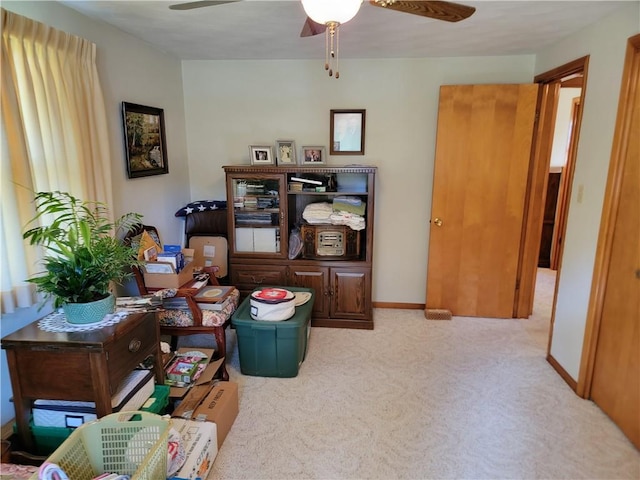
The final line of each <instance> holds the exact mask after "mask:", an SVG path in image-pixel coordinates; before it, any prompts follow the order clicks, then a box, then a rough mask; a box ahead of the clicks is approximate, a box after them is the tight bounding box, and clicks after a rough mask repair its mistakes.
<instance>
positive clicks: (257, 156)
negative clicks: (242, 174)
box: [249, 145, 274, 165]
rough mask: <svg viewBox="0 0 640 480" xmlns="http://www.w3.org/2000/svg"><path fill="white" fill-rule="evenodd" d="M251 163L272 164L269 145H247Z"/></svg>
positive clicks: (271, 149)
mask: <svg viewBox="0 0 640 480" xmlns="http://www.w3.org/2000/svg"><path fill="white" fill-rule="evenodd" d="M249 158H250V159H251V165H274V161H273V147H272V146H271V145H251V146H250V147H249Z"/></svg>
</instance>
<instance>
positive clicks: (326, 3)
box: [301, 0, 362, 25]
mask: <svg viewBox="0 0 640 480" xmlns="http://www.w3.org/2000/svg"><path fill="white" fill-rule="evenodd" d="M301 1H302V7H303V8H304V11H305V13H306V14H307V16H308V17H309V18H310V19H311V20H313V21H314V22H316V23H320V24H322V25H326V24H327V23H329V22H335V23H338V24H341V23H346V22H348V21H349V20H351V19H352V18H353V17H355V16H356V14H357V13H358V11H359V10H360V5H362V0H301Z"/></svg>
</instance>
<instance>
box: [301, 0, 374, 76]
mask: <svg viewBox="0 0 640 480" xmlns="http://www.w3.org/2000/svg"><path fill="white" fill-rule="evenodd" d="M300 1H301V2H302V7H303V8H304V11H305V13H306V14H307V16H308V17H309V18H310V19H311V20H313V21H314V22H316V23H319V24H321V25H326V26H327V29H326V30H325V36H326V37H325V38H326V42H325V62H324V69H325V70H327V71H328V72H329V76H330V77H333V65H334V61H335V67H336V69H335V78H336V79H337V78H340V71H339V70H338V63H339V60H338V50H339V48H340V46H339V31H340V25H341V24H343V23H346V22H348V21H349V20H351V19H352V18H353V17H355V16H356V14H357V13H358V11H359V10H360V6H361V5H362V0H300Z"/></svg>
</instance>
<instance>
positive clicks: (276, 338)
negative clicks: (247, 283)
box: [231, 287, 314, 378]
mask: <svg viewBox="0 0 640 480" xmlns="http://www.w3.org/2000/svg"><path fill="white" fill-rule="evenodd" d="M262 288H263V287H261V288H259V289H258V290H261V289H262ZM276 288H285V289H287V290H290V291H292V292H294V293H296V292H309V293H311V298H310V299H309V300H308V301H307V302H306V303H304V304H303V305H300V306H297V307H296V311H295V314H294V315H293V317H291V318H290V319H288V320H283V321H281V322H264V321H260V320H253V319H252V318H251V308H250V307H251V305H250V298H251V297H250V296H248V297H247V298H245V299H244V301H243V302H242V304H241V305H240V307H238V310H236V312H235V313H234V314H233V316H232V317H231V323H232V325H233V326H234V327H235V329H236V336H237V339H238V354H239V357H240V371H241V372H242V373H243V374H244V375H252V376H258V377H282V378H288V377H295V376H297V375H298V370H299V368H300V365H301V364H302V362H303V361H304V358H305V354H306V352H307V345H308V341H309V333H310V331H311V311H312V310H313V301H314V295H313V290H312V289H310V288H302V287H276Z"/></svg>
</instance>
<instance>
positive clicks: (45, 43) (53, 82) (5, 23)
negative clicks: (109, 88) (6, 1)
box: [0, 9, 112, 313]
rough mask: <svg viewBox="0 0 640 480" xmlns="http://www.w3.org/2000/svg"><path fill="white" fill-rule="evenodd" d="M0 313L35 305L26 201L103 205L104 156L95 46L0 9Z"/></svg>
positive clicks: (106, 191)
mask: <svg viewBox="0 0 640 480" xmlns="http://www.w3.org/2000/svg"><path fill="white" fill-rule="evenodd" d="M0 10H1V13H2V56H1V62H2V64H1V68H2V79H1V82H2V83H1V88H0V90H1V96H0V100H1V103H2V122H1V124H0V127H1V130H2V131H1V135H2V137H1V141H2V150H1V152H0V153H1V162H2V170H1V182H2V183H1V185H2V190H1V192H0V195H1V198H2V205H1V208H2V210H1V211H2V231H1V233H0V261H1V265H0V268H1V270H0V275H1V276H0V281H1V309H2V313H10V312H13V311H14V310H15V309H16V308H20V307H27V306H30V305H32V304H33V303H34V302H35V300H36V299H35V296H34V291H33V288H32V286H31V285H30V284H28V283H26V282H25V280H26V279H27V278H29V277H30V276H32V275H33V274H34V273H37V272H39V271H41V268H40V267H39V266H38V263H37V260H38V258H39V257H38V256H39V252H38V251H37V250H36V249H34V248H33V247H30V246H29V245H28V244H26V243H25V242H24V241H23V240H22V232H23V230H24V228H25V226H26V224H27V222H28V221H29V220H30V219H31V218H33V216H34V215H35V212H34V210H33V204H32V201H33V194H34V192H38V191H54V190H61V191H66V192H70V193H71V194H73V195H75V196H77V197H79V198H83V199H86V200H97V201H101V202H105V203H106V204H107V205H111V204H112V202H111V200H112V194H111V170H110V166H109V164H110V152H109V144H108V134H107V121H106V113H105V108H104V99H103V96H102V89H101V87H100V81H99V79H98V71H97V69H96V63H95V57H96V46H95V44H93V43H91V42H89V41H87V40H85V39H83V38H79V37H76V36H73V35H69V34H67V33H65V32H61V31H59V30H56V29H54V28H51V27H49V26H47V25H44V24H42V23H40V22H36V21H33V20H31V19H28V18H26V17H23V16H21V15H17V14H15V13H12V12H8V11H6V10H5V9H0Z"/></svg>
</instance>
